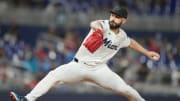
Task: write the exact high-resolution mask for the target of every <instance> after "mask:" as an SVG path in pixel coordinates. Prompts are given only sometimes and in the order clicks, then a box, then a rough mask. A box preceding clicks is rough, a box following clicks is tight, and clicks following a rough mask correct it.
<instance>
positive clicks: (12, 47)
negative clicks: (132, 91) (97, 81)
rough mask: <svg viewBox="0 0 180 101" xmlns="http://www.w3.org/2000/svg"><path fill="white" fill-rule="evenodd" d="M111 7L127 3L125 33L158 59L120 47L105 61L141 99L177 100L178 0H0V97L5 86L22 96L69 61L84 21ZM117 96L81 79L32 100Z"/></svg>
mask: <svg viewBox="0 0 180 101" xmlns="http://www.w3.org/2000/svg"><path fill="white" fill-rule="evenodd" d="M115 5H122V6H126V7H128V12H129V17H128V21H127V23H126V24H125V25H123V28H124V29H125V31H126V32H127V34H128V35H129V36H131V37H133V38H135V39H136V40H137V41H138V42H140V43H141V44H142V45H143V46H144V47H146V48H148V49H150V50H153V51H156V52H159V53H160V54H161V59H160V60H159V61H158V62H153V61H151V60H149V59H147V58H146V57H144V56H142V55H140V54H138V53H136V52H133V51H132V50H129V49H122V50H120V51H119V52H118V54H117V55H116V56H115V57H114V58H113V59H112V60H111V61H110V62H109V63H108V65H109V66H110V67H111V69H112V70H113V71H115V72H116V73H118V74H119V75H120V76H122V77H123V78H124V80H125V81H126V82H127V83H128V84H130V85H132V86H133V87H134V88H136V89H137V90H138V91H139V92H140V93H141V94H142V95H143V96H144V97H145V98H146V99H147V101H180V0H0V100H1V101H7V100H9V101H10V99H9V97H8V96H9V94H8V93H9V91H11V90H15V91H17V92H19V93H20V94H22V95H24V94H26V93H27V92H28V91H30V90H31V89H32V88H33V87H34V86H35V85H36V84H37V82H38V81H39V80H40V79H41V78H42V77H44V76H45V75H46V74H47V73H48V71H50V70H51V69H53V68H55V67H57V66H59V65H61V64H64V63H67V62H69V61H71V60H72V58H73V56H74V55H75V52H76V51H77V49H78V47H79V45H80V43H81V41H82V39H83V38H84V37H85V36H86V34H87V33H88V31H89V23H90V21H92V20H99V19H108V18H109V11H110V9H111V8H112V7H114V6H115ZM102 75H105V74H102ZM120 99H122V101H125V98H123V97H120V96H118V95H116V94H114V93H112V92H109V91H107V90H105V89H102V88H99V87H97V86H96V85H94V84H90V83H81V84H68V85H62V86H58V85H57V86H55V87H53V88H52V89H51V90H50V92H48V93H47V94H46V95H44V96H43V97H42V98H40V99H39V100H38V101H50V100H53V101H60V100H61V101H64V100H66V101H73V100H80V101H82V100H86V101H90V100H91V101H92V100H93V101H100V100H103V101H118V100H120Z"/></svg>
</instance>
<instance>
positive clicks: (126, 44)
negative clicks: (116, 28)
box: [121, 29, 131, 47]
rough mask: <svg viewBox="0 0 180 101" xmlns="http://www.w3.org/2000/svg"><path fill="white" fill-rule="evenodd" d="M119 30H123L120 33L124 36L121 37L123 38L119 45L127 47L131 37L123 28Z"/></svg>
mask: <svg viewBox="0 0 180 101" xmlns="http://www.w3.org/2000/svg"><path fill="white" fill-rule="evenodd" d="M121 31H122V32H123V33H122V34H123V35H124V37H123V39H124V40H123V42H122V44H121V46H122V47H128V46H129V45H130V42H131V38H130V37H129V36H127V34H126V32H125V31H124V30H122V29H121Z"/></svg>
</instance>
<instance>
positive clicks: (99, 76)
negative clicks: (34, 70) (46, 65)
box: [26, 61, 144, 101]
mask: <svg viewBox="0 0 180 101" xmlns="http://www.w3.org/2000/svg"><path fill="white" fill-rule="evenodd" d="M81 81H90V82H93V83H95V84H97V85H99V86H101V87H103V88H106V89H109V90H111V91H114V92H116V93H118V94H120V95H124V96H126V97H130V98H131V99H133V100H132V101H144V99H143V98H142V97H141V96H140V95H139V94H138V92H137V91H136V90H134V89H133V88H132V87H130V86H129V85H127V84H126V83H125V82H124V81H123V80H122V78H121V77H119V76H118V75H117V74H116V73H114V72H112V71H111V70H110V69H109V67H108V66H107V65H106V64H101V65H98V66H93V67H92V66H88V65H85V64H83V63H77V62H74V61H72V62H70V63H68V64H65V65H62V66H59V67H58V68H56V69H55V70H53V71H50V72H49V73H48V74H47V76H45V77H44V78H43V79H42V80H41V81H40V82H39V83H38V84H37V85H36V87H35V88H34V89H33V90H32V91H31V92H30V93H29V94H27V95H26V97H27V98H28V99H29V101H35V100H36V99H37V98H38V97H40V96H42V95H43V94H45V93H46V92H47V91H48V90H49V89H50V88H51V87H53V86H54V85H55V84H56V83H58V82H62V83H73V82H81Z"/></svg>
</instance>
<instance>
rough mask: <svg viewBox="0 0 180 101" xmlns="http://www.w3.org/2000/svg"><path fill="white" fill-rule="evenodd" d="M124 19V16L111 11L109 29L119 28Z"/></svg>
mask: <svg viewBox="0 0 180 101" xmlns="http://www.w3.org/2000/svg"><path fill="white" fill-rule="evenodd" d="M125 21H126V19H125V18H122V17H120V16H118V15H116V14H113V13H111V15H110V18H109V26H110V29H117V28H120V27H121V25H122V24H124V23H125Z"/></svg>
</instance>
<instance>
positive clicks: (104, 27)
mask: <svg viewBox="0 0 180 101" xmlns="http://www.w3.org/2000/svg"><path fill="white" fill-rule="evenodd" d="M97 21H99V22H100V23H101V25H102V27H103V30H104V31H106V30H107V21H106V20H97Z"/></svg>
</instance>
